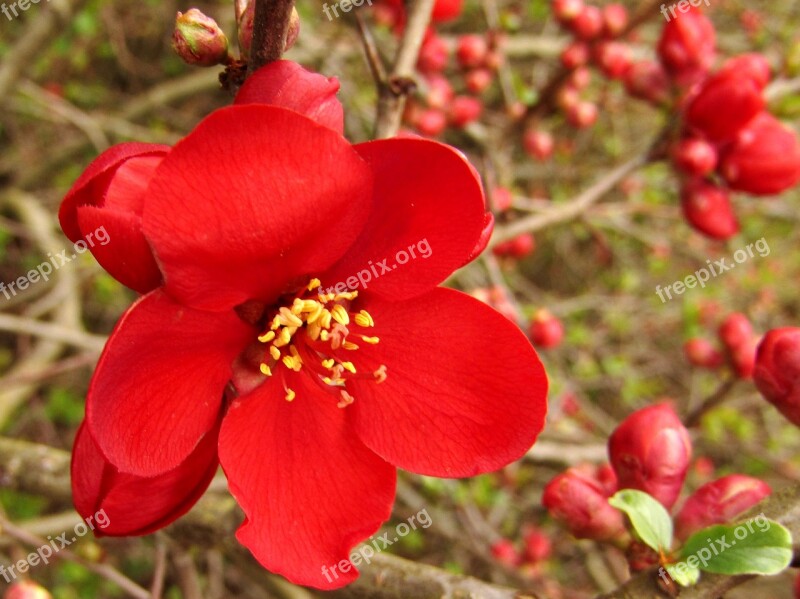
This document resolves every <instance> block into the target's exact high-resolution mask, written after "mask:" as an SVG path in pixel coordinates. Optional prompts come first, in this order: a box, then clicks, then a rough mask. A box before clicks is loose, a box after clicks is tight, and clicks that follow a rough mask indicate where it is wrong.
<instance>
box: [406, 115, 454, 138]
mask: <svg viewBox="0 0 800 599" xmlns="http://www.w3.org/2000/svg"><path fill="white" fill-rule="evenodd" d="M414 125H415V126H416V128H417V131H419V132H420V133H422V135H427V136H429V137H436V136H437V135H440V134H441V133H442V131H444V130H445V129H446V128H447V116H446V115H445V113H444V112H442V111H441V110H439V109H437V108H428V109H425V110H423V111H422V112H421V113H420V114H419V116H418V118H417V120H416V122H415V123H414Z"/></svg>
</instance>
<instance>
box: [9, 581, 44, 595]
mask: <svg viewBox="0 0 800 599" xmlns="http://www.w3.org/2000/svg"><path fill="white" fill-rule="evenodd" d="M3 599H52V596H51V595H50V593H48V592H47V591H46V590H45V589H43V588H42V587H40V586H39V585H38V584H36V583H35V582H33V581H30V580H24V581H22V582H16V583H14V584H12V585H11V586H10V587H8V589H6V592H5V593H3Z"/></svg>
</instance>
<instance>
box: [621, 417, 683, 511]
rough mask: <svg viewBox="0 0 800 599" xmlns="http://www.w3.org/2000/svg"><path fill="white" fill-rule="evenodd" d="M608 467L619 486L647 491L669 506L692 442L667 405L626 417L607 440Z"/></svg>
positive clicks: (677, 493) (679, 490)
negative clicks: (614, 475)
mask: <svg viewBox="0 0 800 599" xmlns="http://www.w3.org/2000/svg"><path fill="white" fill-rule="evenodd" d="M608 454H609V456H610V458H611V466H612V467H613V468H614V471H615V472H616V473H617V479H618V481H619V486H620V488H622V489H638V490H640V491H644V492H645V493H649V494H650V495H652V496H653V497H655V498H656V499H657V500H658V501H660V502H661V503H662V504H663V505H664V507H666V508H667V509H670V508H671V507H672V506H673V505H674V504H675V501H676V500H677V499H678V495H680V493H681V487H683V481H684V479H685V478H686V471H687V469H688V467H689V460H690V459H691V457H692V442H691V440H690V439H689V432H688V431H687V430H686V427H685V426H683V424H682V423H681V421H680V419H679V418H678V415H677V414H676V413H675V411H674V410H673V409H672V407H671V406H670V405H669V404H666V403H662V404H658V405H654V406H650V407H647V408H644V409H642V410H639V411H638V412H634V413H633V414H631V415H630V416H628V417H627V418H626V419H625V420H624V421H623V422H622V424H620V425H619V426H618V427H617V429H616V430H615V431H614V432H613V434H612V435H611V438H610V439H609V441H608Z"/></svg>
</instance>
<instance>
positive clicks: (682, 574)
mask: <svg viewBox="0 0 800 599" xmlns="http://www.w3.org/2000/svg"><path fill="white" fill-rule="evenodd" d="M665 568H666V570H667V572H669V575H670V577H672V580H674V581H675V582H677V583H678V584H679V585H681V586H682V587H690V586H692V585H693V584H697V581H698V580H700V570H699V569H698V568H694V567H692V566H690V565H689V564H687V563H686V562H678V563H676V564H667V565H666V566H665Z"/></svg>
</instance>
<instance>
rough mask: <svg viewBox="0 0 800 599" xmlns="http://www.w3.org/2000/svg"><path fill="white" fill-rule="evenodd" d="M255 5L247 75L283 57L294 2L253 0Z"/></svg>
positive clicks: (288, 0)
mask: <svg viewBox="0 0 800 599" xmlns="http://www.w3.org/2000/svg"><path fill="white" fill-rule="evenodd" d="M255 3H256V9H255V15H254V17H253V43H252V45H251V46H250V64H249V65H248V67H247V74H248V75H252V74H253V73H255V72H256V71H257V70H258V69H260V68H261V67H263V66H264V65H265V64H267V63H269V62H272V61H274V60H278V59H279V58H280V57H281V56H282V55H283V48H284V46H285V45H286V32H287V31H288V30H289V17H290V16H291V14H292V6H293V5H294V0H255Z"/></svg>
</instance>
